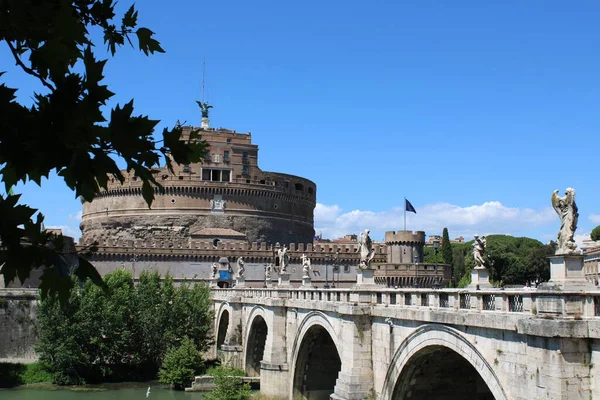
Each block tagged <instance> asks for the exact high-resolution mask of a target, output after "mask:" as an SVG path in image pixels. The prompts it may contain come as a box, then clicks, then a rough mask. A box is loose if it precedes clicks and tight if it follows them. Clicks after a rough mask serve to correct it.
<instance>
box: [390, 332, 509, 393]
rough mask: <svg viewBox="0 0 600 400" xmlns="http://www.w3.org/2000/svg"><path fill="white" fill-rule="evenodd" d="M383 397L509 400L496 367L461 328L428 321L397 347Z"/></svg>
mask: <svg viewBox="0 0 600 400" xmlns="http://www.w3.org/2000/svg"><path fill="white" fill-rule="evenodd" d="M381 398H382V399H383V400H400V399H402V400H417V399H428V400H462V399H472V400H507V396H506V394H505V392H504V390H503V389H502V386H501V385H500V381H499V380H498V377H497V376H496V374H495V372H494V370H493V368H492V367H491V366H490V365H489V364H488V362H487V361H486V360H485V359H484V358H483V356H482V355H481V354H480V353H479V351H478V350H477V349H476V348H475V347H474V346H473V345H472V344H471V343H469V341H468V340H467V339H465V338H464V337H462V335H461V334H460V332H458V331H456V330H454V329H452V328H449V327H446V326H443V325H435V324H429V325H424V326H422V327H419V328H418V329H417V330H416V331H415V332H413V333H412V334H410V335H409V336H408V337H407V338H406V339H405V340H404V342H403V343H402V344H401V345H400V347H399V348H398V350H397V351H396V353H395V355H394V358H393V360H392V363H391V365H390V367H389V369H388V372H387V374H386V378H385V381H384V385H383V390H382V396H381Z"/></svg>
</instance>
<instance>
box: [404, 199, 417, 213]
mask: <svg viewBox="0 0 600 400" xmlns="http://www.w3.org/2000/svg"><path fill="white" fill-rule="evenodd" d="M404 201H405V202H406V204H405V210H406V211H408V212H414V213H415V214H416V213H417V210H415V208H414V207H413V205H412V204H410V201H408V200H406V199H404Z"/></svg>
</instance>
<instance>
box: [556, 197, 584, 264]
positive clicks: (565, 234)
mask: <svg viewBox="0 0 600 400" xmlns="http://www.w3.org/2000/svg"><path fill="white" fill-rule="evenodd" d="M552 207H554V211H556V213H557V214H558V216H559V217H560V230H559V231H558V246H557V248H556V253H555V254H578V251H577V244H576V243H575V240H573V236H574V235H575V230H576V229H577V219H578V218H579V213H578V212H577V204H575V189H573V188H567V190H565V196H564V197H560V196H559V195H558V190H555V191H554V193H552Z"/></svg>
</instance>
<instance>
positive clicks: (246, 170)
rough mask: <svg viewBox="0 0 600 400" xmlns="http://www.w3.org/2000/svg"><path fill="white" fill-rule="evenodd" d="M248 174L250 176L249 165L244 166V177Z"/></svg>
mask: <svg viewBox="0 0 600 400" xmlns="http://www.w3.org/2000/svg"><path fill="white" fill-rule="evenodd" d="M248 174H249V169H248V165H242V175H248Z"/></svg>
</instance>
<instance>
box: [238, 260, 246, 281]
mask: <svg viewBox="0 0 600 400" xmlns="http://www.w3.org/2000/svg"><path fill="white" fill-rule="evenodd" d="M244 264H246V263H245V262H244V257H238V259H237V267H238V268H237V276H238V278H242V277H243V276H244V272H246V268H244Z"/></svg>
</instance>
